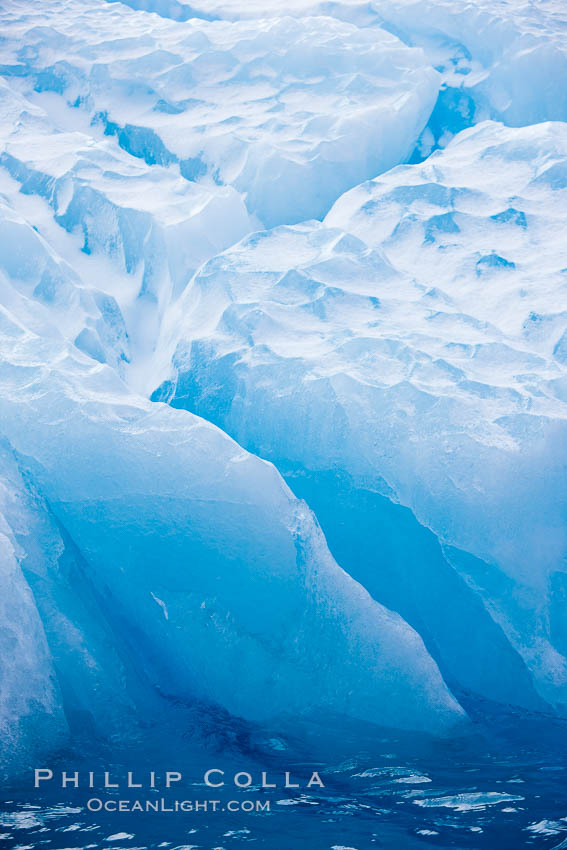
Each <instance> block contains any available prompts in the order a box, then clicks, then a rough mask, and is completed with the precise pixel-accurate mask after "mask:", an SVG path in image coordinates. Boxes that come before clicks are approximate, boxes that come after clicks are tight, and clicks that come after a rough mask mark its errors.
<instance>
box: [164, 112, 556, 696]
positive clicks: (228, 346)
mask: <svg viewBox="0 0 567 850" xmlns="http://www.w3.org/2000/svg"><path fill="white" fill-rule="evenodd" d="M566 174H567V133H566V131H565V127H564V125H562V124H546V125H539V126H535V127H529V128H526V129H518V130H516V129H507V128H504V127H502V126H501V125H496V124H491V123H486V124H484V125H481V126H479V127H477V128H474V129H472V130H469V131H465V132H464V133H463V134H462V135H461V136H459V137H458V138H457V139H455V141H454V142H453V143H452V144H451V145H450V146H449V147H448V148H447V149H446V150H445V151H444V152H442V153H441V152H439V153H437V154H434V155H433V156H432V157H431V158H430V159H429V160H428V161H427V162H426V163H424V164H423V165H420V166H418V165H415V166H402V167H399V168H397V169H394V170H393V171H391V172H389V173H388V174H387V175H384V176H383V177H381V178H377V179H376V180H375V181H371V182H370V183H367V184H363V185H362V186H360V187H357V188H356V189H354V190H352V191H351V192H349V193H347V194H346V195H345V196H343V197H342V198H341V199H339V201H337V203H336V204H335V206H334V207H333V209H332V210H331V212H330V213H329V215H328V216H327V218H326V220H325V223H324V225H319V224H312V223H309V224H305V225H302V226H298V227H293V228H289V227H282V228H278V229H276V230H274V231H271V232H267V233H259V234H254V235H252V236H251V237H249V238H248V239H247V240H245V241H244V242H243V243H241V244H240V245H239V246H237V247H236V248H234V249H232V250H230V251H227V252H225V253H224V254H223V255H221V256H220V257H217V258H215V259H214V260H212V261H211V262H209V263H208V264H207V265H206V266H204V268H203V269H202V270H201V271H200V272H199V274H198V275H197V276H196V277H195V279H194V281H193V282H192V283H191V284H190V285H189V286H188V287H187V289H186V290H185V292H184V294H183V296H182V297H181V299H180V300H179V302H178V303H177V304H176V305H175V307H174V309H173V311H172V314H171V316H170V318H169V320H168V321H167V322H166V329H165V331H164V333H165V334H166V335H167V334H168V333H169V334H170V335H171V338H172V339H173V340H175V339H177V340H178V341H177V343H176V345H175V350H174V354H173V362H174V364H175V368H176V372H175V375H174V383H173V385H171V384H169V383H167V382H166V383H165V384H164V385H163V386H162V392H163V393H165V394H167V393H169V394H171V393H173V403H174V404H175V405H178V406H186V407H189V408H190V409H192V410H194V411H196V412H198V413H200V414H201V415H203V416H206V417H208V418H211V419H213V421H216V422H217V423H218V424H220V425H221V427H223V428H225V429H226V430H228V431H229V433H231V434H232V435H233V436H234V437H235V438H236V439H237V440H239V442H241V443H242V444H243V445H245V446H247V447H248V448H249V449H250V450H253V451H255V452H257V453H259V454H260V455H261V456H264V457H269V458H270V459H271V460H273V461H274V462H275V463H276V464H278V465H279V466H280V468H281V469H283V470H287V471H289V472H290V473H291V472H293V473H295V474H297V473H301V474H302V475H303V476H305V475H306V474H309V475H313V474H315V475H323V474H325V473H328V472H331V471H334V472H335V473H337V472H338V473H343V474H344V475H346V476H347V477H348V480H349V481H350V482H351V484H352V486H353V487H354V488H357V489H359V490H360V491H362V492H364V493H365V494H366V495H365V497H364V499H365V501H364V504H363V503H362V502H357V501H355V502H354V503H353V504H352V505H351V510H352V511H353V512H355V513H357V514H358V519H357V520H356V521H357V522H359V523H361V522H362V520H361V519H360V514H361V511H362V510H363V509H364V510H366V509H368V510H371V508H370V506H369V505H368V498H370V494H373V493H374V494H382V495H383V496H387V497H389V498H390V499H392V500H393V501H394V502H399V503H401V504H402V505H406V506H407V507H409V508H411V510H412V512H413V514H414V515H415V516H416V517H417V519H418V520H419V521H420V522H421V523H422V524H423V525H424V526H426V527H428V528H430V529H432V530H433V531H434V532H435V534H436V535H437V536H438V538H439V540H440V541H441V542H442V543H443V544H448V545H450V546H453V547H458V548H459V549H462V550H465V551H466V552H468V553H470V554H472V555H474V556H476V558H478V559H482V561H483V562H486V564H484V565H481V564H480V563H479V562H476V563H475V562H473V560H469V561H467V560H466V559H465V560H463V559H462V557H461V556H460V555H458V553H453V554H452V555H451V554H449V555H446V556H445V557H446V558H447V559H448V561H449V562H450V563H451V564H453V567H454V568H455V569H457V570H458V571H459V572H460V574H461V575H462V577H463V579H464V581H463V584H462V588H461V593H463V594H464V593H465V592H466V594H468V595H474V596H478V597H479V598H480V600H481V604H480V608H481V610H482V613H483V616H484V617H486V615H488V616H489V617H491V618H493V619H494V620H495V621H496V623H498V625H499V627H500V628H501V629H502V630H503V632H504V633H505V634H506V636H507V639H508V640H509V641H510V643H511V644H512V646H513V647H514V649H515V650H516V651H517V652H518V653H519V654H520V656H521V657H522V659H523V661H524V663H525V664H526V665H527V667H528V668H529V670H530V673H531V675H532V676H533V679H534V682H535V685H536V688H537V690H538V691H539V692H540V694H541V695H543V696H544V697H545V698H546V699H548V700H549V702H551V703H552V704H562V703H563V704H564V703H565V700H566V698H567V667H566V662H565V658H564V652H565V649H566V647H565V642H564V633H563V629H562V626H561V621H562V617H563V614H562V604H561V603H560V602H559V599H558V597H557V588H558V587H560V586H561V587H563V586H564V573H563V572H562V567H561V564H562V563H563V559H564V557H565V547H566V540H565V529H564V512H565V503H566V494H565V463H564V460H563V458H564V456H565V455H564V452H565V438H566V429H565V415H566V410H567V408H566V404H565V401H566V399H565V386H566V384H565V380H566V372H565V354H564V350H563V349H564V348H565V334H566V327H567V313H566V312H565V308H564V305H565V292H566V285H567V283H566V279H565V271H564V270H565V267H566V266H567V252H566V249H565V243H564V240H563V238H562V218H563V217H564V216H565V213H566V210H565V189H564V187H565V185H566V183H565V175H566ZM169 359H170V355H169V353H164V357H163V362H164V363H167V362H168V361H169ZM156 397H157V396H156ZM293 486H296V485H295V484H294V485H293ZM301 486H302V484H301V479H298V481H297V487H301ZM329 486H335V484H333V483H331V484H329V480H324V479H320V489H321V490H323V491H325V490H326V489H327V490H328V487H329ZM341 486H342V485H341ZM298 492H301V490H299V491H298ZM307 492H308V491H307V490H306V491H304V495H305V496H306V498H307V499H308V501H310V503H311V504H313V506H314V507H315V509H316V511H317V513H318V515H319V518H320V520H321V521H322V522H323V528H324V529H325V530H326V531H327V526H326V524H325V522H324V521H323V517H322V514H321V511H323V510H326V511H327V512H329V511H330V508H329V506H326V507H325V508H324V507H323V504H322V503H321V504H320V505H319V503H318V502H317V501H313V500H317V499H318V498H320V497H318V496H317V495H316V494H314V493H312V492H311V491H309V492H310V495H307ZM364 506H366V507H364ZM374 510H375V511H376V512H378V507H377V506H376V507H375V508H374ZM339 514H340V511H339ZM331 516H332V513H329V515H328V516H327V521H328V523H329V529H328V533H329V534H332V533H333V532H332V524H333V522H334V520H332V519H331ZM371 525H372V523H370V527H371ZM385 533H386V534H387V533H388V532H387V531H386V532H385ZM416 533H417V532H416ZM355 536H356V535H355ZM367 538H368V532H366V533H365V534H363V535H362V539H363V541H366V542H367ZM348 545H349V546H350V544H348ZM362 545H364V543H363V544H362ZM383 545H384V544H383V541H381V538H380V535H379V534H377V535H376V542H375V546H376V548H375V550H374V559H375V563H374V567H373V568H372V569H373V571H374V572H375V573H378V574H379V575H378V577H375V578H373V577H372V576H371V575H368V573H367V570H368V567H369V563H368V555H369V553H368V552H365V555H364V557H362V556H361V554H360V552H359V559H358V561H357V557H356V555H352V556H351V557H352V558H353V560H354V563H353V564H352V565H350V564H349V568H350V569H351V570H356V572H357V576H358V577H359V578H360V579H361V580H363V581H364V583H365V584H366V586H368V587H371V588H372V591H373V592H376V593H378V594H379V595H378V598H384V596H383V594H386V598H388V599H389V604H393V605H394V607H396V608H397V609H398V610H403V611H404V616H409V613H408V612H409V609H408V599H410V598H411V597H412V596H413V593H414V591H415V587H416V586H419V587H421V586H422V584H423V585H425V584H428V585H429V586H430V587H435V592H436V593H437V594H440V597H441V598H440V600H438V602H439V601H442V604H444V605H447V606H449V605H451V602H450V600H451V596H456V594H457V588H455V587H453V582H454V579H453V577H452V571H451V570H449V571H448V575H447V577H446V578H445V579H442V580H441V579H440V578H439V577H438V576H436V570H437V569H439V570H440V569H441V564H442V562H443V557H442V555H441V553H438V556H436V557H437V560H438V561H439V565H438V566H437V567H435V568H434V567H430V568H429V569H428V572H427V573H426V574H425V576H424V574H423V571H424V569H425V564H427V556H426V555H425V554H424V552H423V551H421V552H419V551H416V553H415V556H414V557H415V558H416V560H414V562H413V563H412V564H411V565H410V566H409V568H408V574H407V577H406V580H405V581H402V583H401V585H400V587H399V589H398V591H397V593H396V592H395V591H393V590H392V578H391V576H390V575H389V573H388V572H386V573H384V565H383V563H382V552H383ZM381 547H382V548H381ZM345 548H347V547H345ZM360 551H363V550H360ZM341 557H342V553H341ZM341 557H340V558H339V560H341ZM345 557H349V556H348V553H345ZM432 557H433V556H432ZM343 563H344V561H343ZM443 569H445V568H443ZM438 578H439V581H440V586H437V580H438ZM385 580H386V583H387V586H385V587H384V586H381V584H382V583H383V582H384V581H385ZM396 580H397V581H400V578H399V576H398V577H397V579H396ZM376 581H378V585H376V584H375V582H376ZM392 593H396V595H395V596H394V597H392V595H391V594H392ZM465 598H466V596H465ZM560 598H562V596H561V595H560ZM438 602H437V604H436V603H435V600H432V601H431V604H430V608H429V609H428V610H427V609H426V606H427V605H428V604H429V603H428V601H427V600H426V599H423V600H421V601H419V600H418V601H416V603H415V606H414V607H415V609H416V610H415V613H414V615H413V617H414V619H415V622H419V621H420V620H423V618H424V617H425V618H426V629H427V630H428V631H429V630H432V635H431V636H432V645H435V644H436V645H437V646H436V649H437V652H439V653H440V654H441V656H443V655H444V654H448V655H449V656H451V657H452V659H453V662H452V663H451V676H454V677H456V678H457V679H458V680H460V681H461V682H462V683H464V684H466V685H468V686H471V685H473V686H474V687H475V689H478V690H480V691H481V692H485V693H490V694H491V695H492V696H495V695H496V693H497V692H498V691H499V690H500V694H499V695H500V697H502V695H503V693H502V689H504V691H505V690H506V687H507V685H506V683H505V680H506V674H504V675H503V674H502V666H506V665H505V664H504V663H503V661H502V664H495V666H494V668H492V669H491V668H487V667H486V664H485V663H484V662H483V669H480V670H478V671H476V672H473V671H472V670H471V667H470V663H468V662H467V663H465V660H466V658H467V655H468V653H469V652H470V627H471V623H470V621H469V620H468V617H469V616H470V614H471V612H472V610H473V606H474V603H473V602H472V601H470V600H469V601H467V602H466V603H464V614H467V612H468V614H467V616H463V618H461V619H460V622H459V620H458V619H457V622H455V623H451V625H450V627H449V626H448V627H447V631H446V632H445V633H444V634H443V633H441V632H440V631H439V629H440V622H441V619H442V615H440V614H439V605H438ZM478 616H479V618H480V613H479V614H478ZM410 619H411V618H410ZM451 619H452V617H451ZM428 621H429V622H428ZM478 622H479V628H480V623H481V622H482V619H479V620H478ZM477 632H478V629H477ZM477 639H478V635H477ZM484 640H485V641H486V643H485V644H484V646H483V639H480V641H481V642H480V646H478V645H477V647H476V649H477V650H479V651H480V652H481V657H483V658H484V657H485V653H486V651H487V647H488V645H489V644H490V643H491V642H493V641H494V635H493V632H492V631H488V632H487V633H486V636H485V638H484ZM456 659H458V661H456ZM507 663H511V662H507ZM519 681H520V678H519V676H518V675H517V674H516V673H515V674H514V676H513V683H512V684H511V691H510V692H509V694H508V698H511V699H517V698H518V694H517V693H516V694H514V689H515V688H517V687H518V683H519ZM525 687H526V688H528V690H529V687H528V683H527V682H526V684H525ZM520 690H522V688H520Z"/></svg>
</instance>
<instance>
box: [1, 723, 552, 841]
mask: <svg viewBox="0 0 567 850" xmlns="http://www.w3.org/2000/svg"><path fill="white" fill-rule="evenodd" d="M221 727H222V729H221ZM150 732H151V730H150V731H148V734H147V737H146V738H145V739H144V736H141V737H140V738H139V739H138V742H137V744H136V745H132V744H130V745H129V747H128V748H121V747H116V746H113V747H105V748H100V747H99V748H98V749H97V750H96V754H94V750H93V755H89V754H88V749H89V746H88V745H85V746H84V747H83V748H82V752H79V751H78V750H79V749H80V748H79V747H77V748H75V749H74V750H73V751H69V752H67V753H62V754H60V757H59V759H58V760H52V761H51V762H50V763H49V765H45V764H42V765H38V766H41V767H47V766H49V767H50V768H52V769H53V771H54V776H55V777H56V778H55V779H54V780H53V781H52V782H50V783H47V784H44V785H42V787H41V788H40V789H39V790H34V788H33V773H32V772H31V771H29V772H27V773H26V772H24V775H23V776H22V779H21V780H20V781H19V782H18V783H17V785H15V786H14V785H12V786H11V787H10V788H9V789H8V788H4V793H3V798H4V799H3V802H2V805H1V813H0V845H1V846H2V847H5V848H13V850H16V849H17V850H35V848H38V850H39V848H42V847H43V848H46V850H79V848H81V850H99V848H100V850H102V848H112V850H122V848H125V849H126V848H127V850H134V848H157V847H161V848H172V850H173V848H177V850H181V848H183V850H197V848H199V850H201V848H202V850H221V848H224V850H230V849H231V848H237V847H245V846H250V847H258V848H260V847H261V848H270V850H295V848H299V850H302V849H303V848H314V850H331V848H334V850H353V849H354V850H365V848H380V847H382V848H401V849H402V850H403V848H414V847H416V848H418V847H419V848H424V847H427V846H429V847H453V848H463V850H464V848H478V849H479V850H484V848H486V849H487V850H488V848H490V850H497V848H504V850H507V849H508V848H509V850H514V848H519V847H540V848H555V850H558V848H567V734H566V733H567V724H566V723H564V722H561V721H558V720H554V719H552V718H545V717H526V716H521V715H515V714H510V715H498V716H496V717H493V718H492V719H491V720H490V722H488V721H487V720H486V718H485V719H484V720H483V722H482V723H480V722H476V723H475V725H474V728H473V730H472V732H471V734H469V735H467V736H465V737H461V738H458V739H446V740H433V739H429V738H427V739H425V738H424V737H423V736H421V737H416V736H414V735H411V734H402V733H392V732H387V731H383V730H376V729H375V728H372V727H362V728H361V727H359V726H357V727H356V728H354V727H353V726H352V725H351V726H350V727H348V728H347V729H345V726H344V724H343V723H341V722H339V721H332V720H328V721H326V722H325V723H324V724H323V723H321V724H313V723H311V724H308V723H306V722H304V721H302V722H301V723H298V721H294V722H293V723H291V722H290V723H289V724H288V725H287V727H286V725H285V724H284V725H283V726H282V727H278V729H277V731H274V730H258V729H255V730H254V729H252V728H249V727H243V726H238V725H234V726H232V727H231V725H230V721H227V720H226V719H223V721H222V723H219V729H217V730H215V729H214V728H211V729H210V730H209V732H210V734H209V735H208V736H207V739H206V740H204V739H203V738H200V739H199V740H197V739H196V738H195V736H194V735H191V734H189V735H186V736H183V737H182V738H179V737H177V738H175V737H174V736H173V735H170V734H169V732H168V731H167V730H166V729H164V730H162V735H161V737H160V736H158V737H157V738H156V737H155V736H154V737H153V738H152V735H151V734H150ZM299 742H301V743H299ZM208 768H218V769H222V770H224V771H225V779H226V781H227V785H226V786H225V787H224V788H223V789H216V790H215V789H213V788H208V787H206V786H205V785H204V783H203V775H204V773H205V771H206V770H207V769H208ZM61 770H66V771H67V772H68V773H70V772H72V771H75V770H78V771H79V772H80V775H81V781H84V782H88V776H87V774H88V771H89V770H92V771H93V772H94V773H95V788H94V789H92V790H90V789H88V788H79V789H75V788H67V789H62V788H61V787H60V771H61ZM105 770H107V771H109V774H110V781H111V782H114V781H117V780H119V781H120V782H121V783H122V787H121V788H120V789H118V790H117V789H108V790H107V791H104V790H103V789H102V788H101V786H102V784H103V775H104V771H105ZM128 770H131V771H132V772H133V781H135V782H143V783H144V785H145V787H144V788H142V789H130V790H129V789H127V788H126V787H124V786H125V783H126V777H127V772H128ZM152 770H153V771H155V772H156V784H157V785H158V786H159V785H160V783H161V786H162V787H156V788H155V789H151V788H149V787H148V786H149V782H150V779H149V774H150V771H152ZM166 770H171V771H173V770H175V771H179V772H180V773H182V774H183V779H182V780H181V781H180V782H178V783H175V786H174V787H172V788H171V789H170V790H169V791H168V790H167V789H165V788H164V787H163V776H164V774H165V771H166ZM315 770H316V771H318V773H319V775H320V777H321V780H322V781H323V782H324V784H325V787H324V788H319V787H317V786H315V787H312V788H306V787H305V783H306V782H307V780H308V779H309V777H310V776H311V773H312V771H315ZM238 771H246V772H249V773H250V774H251V775H252V777H253V782H252V785H251V786H250V787H248V788H243V789H238V788H237V787H235V786H234V785H233V783H232V777H233V775H234V774H235V773H237V772H238ZM262 771H265V772H266V774H267V779H268V781H269V782H274V783H277V785H278V787H277V788H276V789H262V788H261V787H260V785H261V775H262ZM285 771H288V772H290V773H291V777H290V781H292V782H297V783H300V784H301V785H302V787H301V788H300V789H291V788H290V789H286V788H284V787H282V786H283V784H284V774H285ZM218 778H220V777H219V775H218V774H215V775H214V779H215V780H216V779H218ZM242 781H244V780H242ZM91 799H97V800H102V801H104V802H107V801H111V802H110V806H114V805H115V804H114V803H113V802H112V801H115V800H120V799H122V800H128V801H129V803H128V805H129V806H130V805H131V804H132V803H133V801H134V800H140V801H141V804H142V805H145V801H146V800H150V801H152V802H153V804H154V805H155V804H158V805H159V806H161V807H163V808H172V807H173V806H174V805H175V802H174V801H175V800H179V801H183V800H187V801H190V802H193V803H195V801H198V802H199V803H200V804H201V808H200V810H199V811H195V810H193V811H186V812H182V811H179V812H168V811H159V812H157V813H156V812H151V811H150V812H149V813H146V812H131V811H128V812H122V813H121V812H108V811H104V810H103V811H101V812H91V811H89V809H88V801H89V800H91ZM162 800H163V803H161V801H162ZM213 800H217V801H218V803H217V804H216V808H217V811H212V805H213V804H212V802H211V801H213ZM205 801H206V802H207V808H206V810H204V806H203V803H204V802H205ZM257 801H258V802H259V803H260V806H261V809H262V810H261V811H256V810H255V809H256V805H257ZM267 803H269V811H267V810H266V809H267V806H266V804H267ZM229 804H230V806H231V807H232V808H233V809H237V808H238V809H239V810H238V811H229V810H228V807H229ZM95 805H98V804H95ZM242 807H243V808H244V809H246V808H249V809H251V811H242V810H241V809H242Z"/></svg>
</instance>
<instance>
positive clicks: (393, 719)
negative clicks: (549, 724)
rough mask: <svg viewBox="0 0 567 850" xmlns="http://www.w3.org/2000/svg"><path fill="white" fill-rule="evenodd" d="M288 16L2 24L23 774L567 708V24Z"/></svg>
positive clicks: (1, 259)
mask: <svg viewBox="0 0 567 850" xmlns="http://www.w3.org/2000/svg"><path fill="white" fill-rule="evenodd" d="M266 7H267V8H266ZM270 7H271V8H270ZM278 7H279V8H278ZM280 9H281V4H279V3H277V4H276V3H273V4H269V3H268V4H266V3H262V4H255V3H246V4H244V3H239V2H236V1H235V0H218V2H216V0H211V2H209V0H195V2H194V3H192V4H191V5H188V4H185V3H184V2H182V0H129V2H128V3H127V4H125V3H121V2H112V3H106V2H104V0H66V2H49V3H48V2H39V3H37V2H34V3H32V2H31V0H13V2H10V3H9V4H6V5H5V6H4V7H3V8H2V9H1V10H0V29H1V32H2V40H1V41H0V134H1V145H0V349H1V361H0V387H1V396H2V404H1V406H0V458H1V464H0V549H1V551H2V558H1V560H0V565H1V566H0V569H1V570H2V575H3V587H4V588H5V590H4V592H3V594H2V603H1V606H0V617H1V619H0V626H1V628H0V678H1V682H2V703H1V704H0V705H1V707H0V732H1V735H0V741H1V744H0V746H1V747H2V753H1V759H0V761H1V763H2V769H3V770H7V771H12V770H16V769H18V768H21V766H22V765H24V764H26V763H27V760H28V759H30V758H32V757H33V756H35V755H36V754H37V753H44V752H47V751H49V750H50V749H54V748H56V747H57V746H59V745H60V744H61V743H63V742H65V741H66V740H68V738H69V736H71V739H72V738H73V736H74V735H75V734H76V732H77V730H80V729H84V728H85V722H86V721H85V718H88V724H87V726H88V727H89V728H92V729H93V730H96V734H97V735H98V736H100V737H101V738H104V736H105V735H107V736H109V735H116V734H121V735H124V734H126V730H131V729H133V728H135V725H136V722H137V721H140V722H142V723H144V724H146V727H147V724H148V722H150V721H152V718H153V721H152V722H156V719H157V718H159V717H160V716H161V714H162V711H163V707H164V705H166V704H168V705H175V706H176V708H175V712H182V708H180V706H191V705H197V704H198V705H216V706H221V707H222V708H223V709H225V710H227V711H228V712H230V713H231V714H233V715H234V716H236V717H243V718H245V719H246V720H247V721H250V722H256V721H261V722H264V721H270V720H273V719H274V718H276V717H277V716H278V714H281V712H282V706H283V707H284V708H285V711H287V712H289V713H296V714H297V713H300V714H305V715H306V716H313V715H314V714H315V715H316V714H318V713H321V712H325V711H331V712H335V713H339V714H345V715H349V716H350V717H353V718H356V719H360V720H364V721H370V722H375V723H378V724H382V725H385V726H388V725H390V726H397V727H401V728H405V729H417V730H422V731H427V732H433V733H435V734H448V733H450V732H451V731H452V730H454V729H458V728H461V727H462V724H463V722H464V718H465V713H464V710H463V708H462V707H461V703H464V704H465V705H468V704H469V703H470V701H471V700H474V699H478V698H483V699H485V700H489V701H491V702H493V703H502V704H512V705H516V706H520V707H522V708H526V709H530V710H538V711H550V712H556V713H558V714H561V715H565V714H566V713H567V658H566V656H567V628H566V626H565V613H564V605H565V597H566V594H567V573H566V570H565V556H566V551H565V550H566V542H567V538H566V530H567V528H566V521H565V516H566V512H565V508H566V501H567V500H566V495H567V494H566V485H565V480H566V479H565V457H566V453H565V449H566V445H565V443H566V424H565V421H566V412H567V372H566V370H567V307H566V303H567V299H566V293H567V248H566V247H565V240H564V238H563V234H564V222H565V220H566V218H567V124H565V123H563V122H564V120H565V119H566V118H567V115H566V111H567V100H566V95H565V91H564V87H563V85H562V77H563V76H564V69H565V62H566V51H567V45H566V32H565V15H564V13H563V12H562V9H561V5H560V4H559V3H554V2H540V3H517V2H500V3H497V4H494V3H490V4H489V3H488V2H484V0H478V2H475V3H470V2H456V0H455V2H451V3H449V0H420V2H417V1H416V0H401V1H400V0H397V2H393V0H392V2H390V0H383V1H382V2H381V1H380V0H376V2H370V3H369V2H365V3H360V2H356V0H355V2H346V0H343V2H326V3H323V2H319V3H318V2H308V0H294V1H293V2H290V3H288V4H287V16H285V17H282V15H281V11H280ZM542 122H543V123H542ZM284 479H285V480H284ZM172 710H173V709H172ZM176 716H177V715H176Z"/></svg>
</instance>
